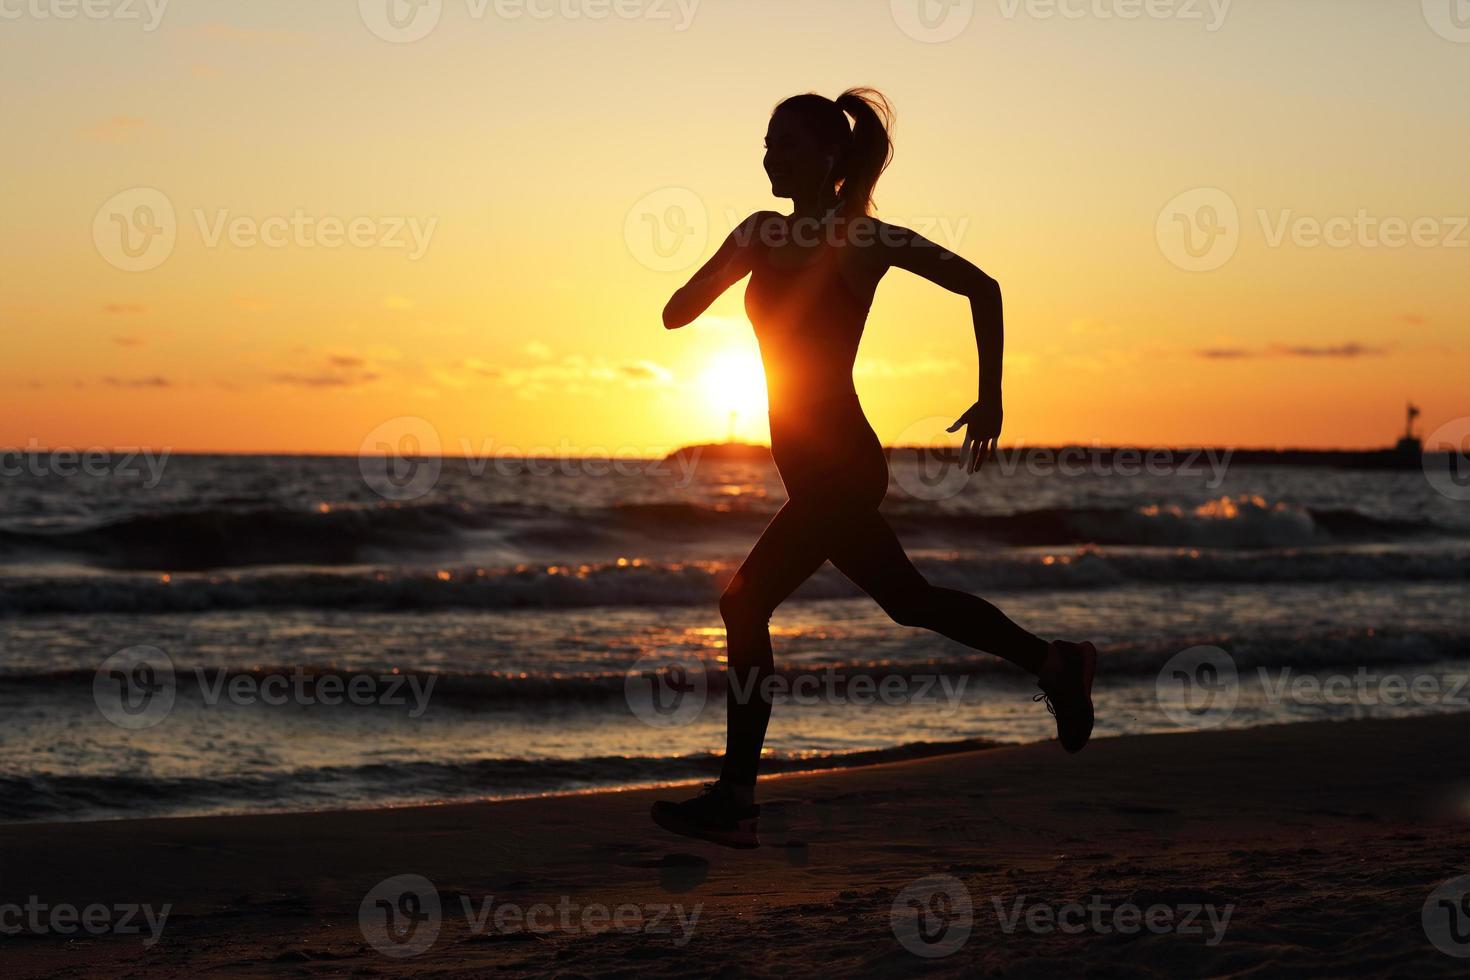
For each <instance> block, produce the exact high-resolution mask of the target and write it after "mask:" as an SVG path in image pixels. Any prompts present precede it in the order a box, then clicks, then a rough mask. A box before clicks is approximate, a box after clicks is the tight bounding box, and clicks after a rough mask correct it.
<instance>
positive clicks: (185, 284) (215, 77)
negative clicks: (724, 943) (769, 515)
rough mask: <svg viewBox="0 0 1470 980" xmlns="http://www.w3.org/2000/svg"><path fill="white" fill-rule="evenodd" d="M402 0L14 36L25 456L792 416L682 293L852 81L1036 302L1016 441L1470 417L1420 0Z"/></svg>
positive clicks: (922, 175)
mask: <svg viewBox="0 0 1470 980" xmlns="http://www.w3.org/2000/svg"><path fill="white" fill-rule="evenodd" d="M160 2H161V0H155V4H154V6H153V7H147V6H145V5H143V4H141V3H140V4H138V5H135V6H136V7H137V9H139V10H141V11H143V12H144V13H143V17H144V21H146V20H147V16H148V14H147V11H149V10H151V9H154V8H156V7H158V6H159V4H160ZM375 2H378V0H362V4H361V5H359V4H356V3H339V4H298V3H288V2H284V0H281V2H275V0H271V2H258V3H251V4H249V5H245V4H239V3H227V2H223V0H191V2H190V3H188V4H187V5H186V4H183V3H175V4H163V5H162V7H163V9H162V11H161V17H160V19H159V20H158V22H157V25H156V27H155V29H151V30H150V29H147V27H148V25H147V23H144V22H140V21H135V20H127V19H124V18H122V17H121V16H120V15H119V16H114V17H111V18H101V19H89V18H76V19H70V20H65V19H61V18H59V17H55V16H47V17H41V16H37V15H36V13H35V10H36V9H40V10H42V11H45V10H47V9H50V8H48V6H47V3H46V2H45V0H40V3H39V7H37V6H36V5H35V4H27V5H20V6H18V7H16V8H15V9H16V10H20V11H22V13H21V15H20V16H19V17H18V18H16V19H7V20H6V22H5V23H3V24H0V45H3V48H0V50H3V55H4V56H3V57H0V79H3V81H4V82H5V84H6V91H7V92H9V93H12V95H11V96H10V97H7V99H6V100H5V103H4V107H3V108H0V124H3V126H4V129H5V131H6V134H7V139H6V144H7V157H8V160H7V169H8V171H9V174H8V178H9V179H8V180H7V190H8V192H9V193H8V194H7V196H6V209H5V210H6V215H7V216H6V221H5V222H4V223H3V224H0V261H3V268H4V275H3V280H0V281H3V283H4V286H3V290H0V324H3V331H0V374H3V383H4V386H3V389H0V391H3V393H0V445H27V444H41V445H53V446H60V445H67V446H77V447H89V446H134V445H149V446H154V447H168V448H171V449H173V450H174V451H188V450H229V451H289V452H306V451H322V452H347V453H351V452H355V451H357V449H358V447H359V446H360V445H361V443H362V441H363V439H364V438H365V437H366V436H367V435H368V433H369V432H371V431H372V430H373V429H374V428H375V427H377V426H379V425H380V424H382V423H383V422H385V421H387V420H389V419H393V418H395V417H399V416H418V417H423V418H425V419H428V420H430V422H431V423H432V424H433V426H434V427H435V429H437V430H438V432H439V433H440V434H441V436H442V438H443V442H444V448H445V449H446V450H447V451H451V452H453V451H460V450H461V449H464V448H466V447H468V448H470V449H471V450H474V449H483V447H485V446H487V445H490V446H493V447H496V448H503V449H506V450H512V449H520V450H523V451H528V452H539V451H547V450H551V451H559V452H582V451H617V452H657V451H660V450H662V449H664V448H667V447H669V446H672V445H676V444H680V443H684V442H690V441H702V440H708V439H716V438H723V437H724V435H725V432H726V427H727V424H728V421H729V412H730V411H731V410H732V409H733V410H735V411H736V420H735V421H736V428H737V432H738V434H739V435H740V436H742V437H744V438H763V437H764V434H765V430H764V426H763V418H762V414H761V412H762V409H761V406H760V404H759V398H758V392H756V391H755V390H754V386H753V385H752V384H751V383H750V382H749V378H750V377H751V376H752V375H753V368H752V359H753V357H754V350H755V348H754V342H753V339H752V338H751V335H750V328H749V325H748V324H747V323H746V322H745V320H744V316H743V311H742V306H741V298H740V295H739V290H738V289H737V290H735V291H733V292H732V293H731V294H730V295H728V296H727V297H725V299H723V300H722V301H721V302H720V303H719V304H717V305H716V306H715V307H714V308H713V309H712V310H711V311H710V314H709V315H708V316H707V317H706V318H705V319H704V320H703V321H701V322H699V323H697V324H695V325H694V326H692V327H690V328H689V329H687V330H684V331H680V332H678V333H673V334H668V333H665V332H664V331H663V330H662V328H661V326H660V323H659V310H660V308H661V307H662V305H663V302H664V300H665V299H666V298H667V295H668V293H669V292H670V291H671V290H672V289H673V288H674V287H676V286H677V285H678V284H679V283H680V282H682V281H683V278H684V277H685V276H687V275H688V273H689V272H690V271H692V268H693V267H695V266H696V265H697V264H698V263H699V262H700V261H702V260H703V259H704V258H705V257H707V256H708V254H709V253H710V252H711V251H712V250H713V248H714V247H715V245H716V244H717V242H718V240H719V238H720V237H721V236H722V235H723V234H724V233H725V232H726V231H728V230H729V228H730V227H731V225H732V224H733V223H734V222H735V221H737V220H738V219H739V218H740V217H743V216H744V215H745V214H747V213H749V212H750V211H752V210H756V209H759V208H767V207H773V206H778V205H779V202H775V201H773V200H772V199H771V198H770V196H769V188H768V186H767V185H766V184H765V182H764V175H763V174H762V172H761V167H760V156H761V137H762V135H763V133H764V128H765V122H766V117H767V114H768V112H769V110H770V107H771V106H772V105H773V104H774V103H775V102H777V101H778V100H779V99H780V98H782V97H784V96H786V95H789V94H792V93H795V92H798V91H803V90H809V89H814V90H817V91H820V92H823V93H825V94H828V95H835V94H836V93H837V92H838V91H840V90H841V89H842V88H844V87H846V86H849V85H853V84H869V85H874V86H877V87H879V88H881V89H883V90H884V91H885V92H887V94H888V95H889V96H890V98H891V99H892V101H893V102H894V104H895V106H896V107H897V110H898V114H899V124H898V129H897V133H896V142H897V156H896V160H895V163H894V166H893V168H892V169H891V170H890V172H889V174H888V175H887V177H886V178H885V180H884V181H883V183H881V184H880V185H879V188H878V204H879V211H880V215H881V216H884V217H886V218H888V219H890V220H894V221H898V222H901V223H909V224H913V225H914V226H915V227H919V228H920V229H921V230H925V231H927V232H928V233H929V234H930V236H931V237H935V238H938V239H939V240H941V241H943V242H944V243H945V244H948V245H950V246H952V247H954V248H955V249H956V250H958V251H960V252H962V253H963V254H965V255H967V256H968V257H970V258H972V259H973V260H974V261H976V262H977V263H978V264H980V265H981V266H982V267H984V268H985V269H986V270H987V271H988V272H990V273H991V274H992V275H994V276H995V277H996V278H998V279H999V280H1000V281H1001V284H1002V287H1003V288H1004V290H1005V294H1006V302H1007V312H1008V350H1009V357H1008V361H1007V373H1006V378H1007V380H1006V396H1007V403H1006V413H1007V425H1006V433H1005V439H1004V440H1003V441H1005V442H1025V443H1032V444H1036V443H1058V442H1067V441H1076V442H1092V441H1101V442H1105V443H1111V442H1128V443H1140V444H1163V445H1169V444H1198V443H1205V444H1234V445H1251V446H1287V445H1318V446H1370V445H1380V444H1384V443H1386V442H1389V441H1391V440H1392V439H1393V438H1394V437H1395V436H1396V435H1397V433H1398V429H1399V427H1400V425H1401V419H1402V411H1403V403H1404V402H1405V401H1406V400H1407V399H1409V398H1412V399H1414V400H1415V401H1416V402H1417V403H1418V404H1420V405H1421V406H1422V407H1423V409H1424V417H1423V419H1422V422H1424V423H1425V427H1426V431H1428V430H1430V429H1432V428H1434V427H1435V426H1437V425H1439V424H1440V423H1441V422H1443V421H1445V420H1447V419H1450V418H1455V417H1459V416H1464V415H1470V397H1467V390H1466V386H1465V381H1464V379H1465V378H1466V377H1467V376H1470V340H1467V337H1470V331H1467V330H1466V327H1467V326H1470V230H1467V229H1466V227H1465V218H1464V216H1465V215H1467V214H1470V183H1467V182H1466V180H1465V174H1466V173H1467V172H1470V103H1467V102H1466V100H1465V98H1464V95H1465V93H1466V92H1467V91H1470V38H1463V37H1460V36H1459V35H1457V34H1455V33H1454V32H1453V30H1452V27H1451V28H1447V27H1445V25H1444V24H1437V23H1436V22H1435V20H1434V18H1433V17H1432V16H1430V15H1427V14H1426V10H1430V11H1432V9H1433V3H1432V2H1431V3H1430V4H1426V5H1421V4H1420V3H1419V2H1418V0H1412V2H1411V0H1403V2H1393V3H1375V2H1370V0H1294V2H1292V3H1290V4H1285V3H1280V2H1274V0H1253V2H1247V0H1238V2H1235V3H1223V0H1219V2H1217V3H1215V4H1214V5H1209V4H1204V3H1199V4H1188V5H1185V4H1183V3H1182V2H1181V3H1177V4H1173V5H1172V7H1171V6H1170V5H1169V4H1164V5H1163V7H1161V8H1160V9H1163V10H1165V11H1168V10H1174V11H1175V14H1174V15H1171V16H1161V17H1157V18H1150V17H1140V18H1137V19H1125V18H1123V17H1122V16H1107V14H1109V13H1114V14H1116V13H1117V12H1118V11H1120V10H1125V9H1128V5H1127V3H1126V2H1123V0H1088V2H1086V3H1082V2H1080V0H1078V2H1075V3H1071V4H1070V5H1069V4H1067V3H1063V4H1062V6H1061V8H1060V9H1062V10H1064V11H1068V12H1070V14H1076V16H1070V15H1069V16H1062V15H1060V14H1058V15H1054V16H1046V11H1047V10H1049V9H1053V8H1052V7H1048V6H1047V5H1046V4H1042V3H1036V2H1021V0H1014V2H1013V0H1005V2H1000V0H996V2H990V3H984V2H976V3H973V4H965V3H960V4H958V5H956V6H952V7H943V6H937V5H936V6H935V7H934V8H932V9H931V13H932V12H934V11H938V12H940V13H943V12H945V11H949V12H950V14H951V15H954V16H959V15H964V16H963V19H962V20H961V21H950V22H943V23H941V22H937V21H933V20H930V21H916V20H913V18H912V17H907V15H906V14H905V13H904V11H905V9H906V8H905V0H895V3H893V4H889V3H874V4H853V3H850V2H843V0H827V2H822V0H814V2H809V3H803V4H799V5H797V4H790V3H786V2H780V3H777V2H766V0H749V2H740V3H732V2H728V0H727V2H722V3H716V2H714V0H704V2H695V0H686V2H685V3H684V4H682V5H680V4H676V3H673V2H672V0H670V2H667V3H665V2H659V3H654V2H653V0H648V2H641V0H640V2H630V4H629V5H626V6H625V7H623V8H621V9H623V10H625V11H627V12H629V15H626V16H611V15H610V16H606V17H601V18H599V17H596V16H593V15H592V13H595V11H597V10H598V9H601V8H599V7H598V6H597V4H595V3H591V2H590V0H559V2H558V3H549V2H548V3H543V4H540V5H539V6H538V5H537V4H536V3H535V0H528V3H529V6H526V7H518V6H515V5H511V6H504V5H502V6H501V7H499V8H497V7H496V6H495V5H494V4H491V5H490V6H488V7H487V6H485V5H484V4H482V3H477V2H474V0H458V2H455V0H442V3H441V4H439V6H438V7H437V8H436V7H435V6H434V5H433V4H431V5H430V8H428V9H437V11H438V17H439V20H438V21H437V22H436V23H433V24H430V23H429V22H427V21H426V22H422V23H420V24H416V25H412V26H411V28H410V29H411V30H417V29H418V28H419V27H424V28H429V27H431V28H432V29H428V30H427V33H426V34H425V36H423V37H422V38H420V39H418V40H413V41H409V42H407V43H397V42H395V41H391V40H384V39H383V38H381V37H379V36H377V35H376V34H375V33H374V28H376V29H378V30H379V31H380V32H381V31H382V30H384V29H385V28H384V25H385V24H386V23H387V22H386V21H374V16H375V15H374V14H373V9H374V3H375ZM381 2H383V3H387V2H388V0H381ZM1222 3H1223V6H1222ZM359 7H360V8H361V10H362V11H367V13H366V14H363V15H360V12H359ZM1196 8H1198V9H1199V10H1202V11H1204V12H1205V15H1204V19H1203V20H1197V19H1192V18H1190V17H1187V16H1185V14H1184V12H1185V11H1188V10H1192V9H1196ZM7 9H9V8H7ZM497 9H498V10H500V11H501V12H499V13H497V12H496V11H497ZM516 10H525V11H533V12H535V15H534V16H533V14H532V13H525V12H523V13H521V14H519V15H517V14H515V13H514V11H516ZM966 11H970V13H969V14H966ZM1210 11H1216V12H1219V13H1221V15H1222V16H1221V17H1220V18H1219V19H1218V20H1213V19H1211V18H1212V15H1211V13H1210ZM589 12H592V13H589ZM910 13H912V11H910ZM541 14H549V15H548V16H541ZM573 14H576V15H577V16H573ZM664 15H667V16H664ZM926 24H927V25H929V26H925V25H926ZM916 25H917V26H916ZM925 32H928V36H927V37H926V36H924V35H925ZM936 32H937V33H936ZM948 33H953V36H952V37H949V38H948V39H940V35H943V34H948ZM915 35H920V36H915ZM400 40H401V39H400ZM1207 208H1212V209H1213V211H1210V210H1207ZM1211 215H1213V216H1215V217H1216V218H1217V221H1216V224H1217V225H1218V226H1219V228H1220V230H1221V234H1219V235H1216V236H1214V237H1210V236H1209V235H1208V233H1207V230H1206V223H1207V222H1208V221H1209V219H1210V217H1211ZM119 222H121V224H119ZM323 222H325V224H323ZM1324 225H1325V229H1324V227H1323V226H1324ZM1396 226H1397V227H1396ZM125 227H126V230H127V232H128V235H129V238H128V241H129V242H131V245H132V246H134V247H133V248H132V251H133V252H135V253H136V254H131V255H130V254H129V252H128V250H125V249H124V248H123V245H124V238H123V237H122V233H123V231H124V228H125ZM673 227H678V228H684V229H686V230H687V231H688V232H689V234H688V235H687V236H686V237H684V238H682V239H676V238H675V237H673V235H672V232H671V231H670V229H671V228H673ZM142 228H147V229H153V230H154V231H155V232H161V234H153V235H152V236H151V237H144V235H143V232H142V231H140V229H142ZM655 228H662V232H661V238H660V239H658V240H655V238H654V237H653V231H654V229H655ZM1186 228H1187V229H1188V230H1189V231H1190V234H1191V235H1192V245H1191V246H1190V247H1192V248H1193V249H1194V253H1195V254H1193V255H1192V254H1191V252H1190V250H1189V248H1188V247H1186V243H1185V240H1184V237H1183V236H1184V233H1185V230H1186ZM1396 237H1397V238H1402V239H1404V241H1403V243H1402V244H1400V245H1394V244H1393V241H1394V240H1395V238H1396ZM1212 242H1213V247H1210V246H1211V243H1212ZM145 246H146V247H145ZM132 270H136V271H132ZM967 313H968V309H967V305H966V304H965V302H964V301H963V300H960V299H957V298H956V297H953V296H949V295H947V294H944V293H942V292H940V291H939V290H937V289H936V288H935V287H932V286H930V285H928V284H926V283H923V282H920V281H917V280H915V279H913V278H912V277H909V276H907V275H906V274H903V273H894V274H893V275H892V276H891V277H890V279H889V280H888V281H886V282H885V283H884V284H883V286H882V287H881V289H880V291H879V297H878V300H877V302H876V304H875V306H874V312H873V317H872V320H871V322H870V325H869V328H868V330H869V332H868V336H867V337H866V338H865V341H864V345H863V349H862V353H861V355H860V357H859V365H858V370H859V379H858V381H859V390H860V392H861V394H862V396H863V400H864V404H865V406H866V407H867V409H868V411H869V414H870V415H871V417H872V420H873V422H874V426H875V428H877V429H878V432H879V434H880V436H882V437H883V438H884V439H885V440H889V441H893V440H899V439H901V438H902V437H903V435H904V433H906V432H910V431H911V427H913V426H915V425H916V424H918V425H920V427H921V428H922V427H923V426H922V421H921V420H924V419H926V418H930V417H933V416H948V417H950V418H953V417H954V416H956V415H958V414H959V413H960V412H961V411H962V410H963V409H964V408H966V407H967V405H968V404H969V400H970V399H971V398H972V397H973V393H974V388H975V355H974V343H973V338H972V335H971V329H970V324H969V322H968V316H967Z"/></svg>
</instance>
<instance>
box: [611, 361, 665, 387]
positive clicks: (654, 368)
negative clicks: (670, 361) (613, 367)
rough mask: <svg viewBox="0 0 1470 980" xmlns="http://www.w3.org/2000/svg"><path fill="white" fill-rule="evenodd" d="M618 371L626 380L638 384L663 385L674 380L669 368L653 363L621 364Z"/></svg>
mask: <svg viewBox="0 0 1470 980" xmlns="http://www.w3.org/2000/svg"><path fill="white" fill-rule="evenodd" d="M617 371H618V373H619V374H621V375H622V376H623V377H624V378H627V379H628V380H630V381H637V382H643V381H647V382H653V383H655V384H663V383H665V382H668V381H672V380H673V379H674V375H673V373H672V372H670V371H669V369H668V368H666V367H664V366H663V365H660V364H655V363H653V362H652V361H635V362H633V363H631V364H619V365H618V367H617Z"/></svg>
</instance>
